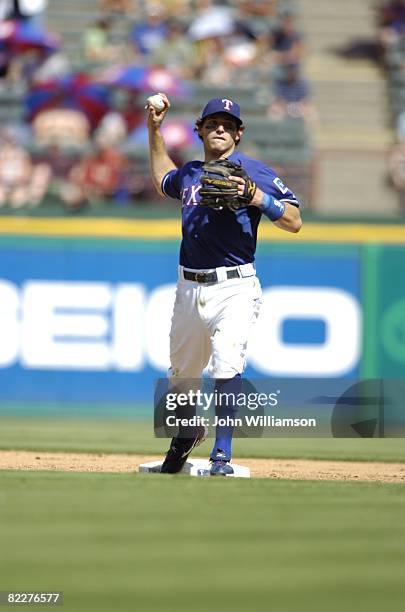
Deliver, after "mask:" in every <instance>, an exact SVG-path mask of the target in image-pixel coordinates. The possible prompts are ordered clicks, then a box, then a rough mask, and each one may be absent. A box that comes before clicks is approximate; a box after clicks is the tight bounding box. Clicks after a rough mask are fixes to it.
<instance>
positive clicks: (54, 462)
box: [0, 451, 405, 483]
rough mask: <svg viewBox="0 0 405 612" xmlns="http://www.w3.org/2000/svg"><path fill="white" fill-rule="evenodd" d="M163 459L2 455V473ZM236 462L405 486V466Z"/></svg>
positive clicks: (257, 469)
mask: <svg viewBox="0 0 405 612" xmlns="http://www.w3.org/2000/svg"><path fill="white" fill-rule="evenodd" d="M160 458H161V457H158V456H150V455H147V456H146V455H110V454H86V453H45V452H33V451H0V470H35V471H37V470H53V471H60V472H122V473H133V472H137V471H138V466H139V464H140V463H145V462H147V461H154V460H157V459H160ZM235 462H236V463H240V464H241V465H246V466H248V467H249V468H250V470H251V475H252V477H256V478H274V479H288V480H353V481H366V482H394V483H405V463H381V462H375V463H374V462H363V461H323V460H319V461H314V460H307V459H235Z"/></svg>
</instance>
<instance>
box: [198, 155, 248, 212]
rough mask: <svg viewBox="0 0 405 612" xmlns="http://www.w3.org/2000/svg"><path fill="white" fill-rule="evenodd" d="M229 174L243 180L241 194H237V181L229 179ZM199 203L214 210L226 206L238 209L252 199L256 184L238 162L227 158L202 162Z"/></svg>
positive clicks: (230, 208)
mask: <svg viewBox="0 0 405 612" xmlns="http://www.w3.org/2000/svg"><path fill="white" fill-rule="evenodd" d="M230 176H240V177H241V178H243V179H244V181H245V189H244V192H243V194H242V195H238V183H236V181H232V180H230V179H229V177H230ZM200 182H201V185H202V187H201V189H200V197H201V201H200V204H202V205H203V206H209V207H210V208H213V209H215V210H222V209H223V208H228V209H229V210H233V211H235V210H238V208H241V207H242V206H248V204H250V202H251V201H252V199H253V197H254V195H255V193H256V189H257V185H256V183H255V182H254V181H252V179H251V178H250V177H249V176H248V175H247V173H246V172H245V170H244V169H243V168H242V166H240V165H239V164H235V163H233V162H231V161H229V160H227V159H218V160H215V161H210V162H206V163H205V164H203V174H202V175H201V179H200Z"/></svg>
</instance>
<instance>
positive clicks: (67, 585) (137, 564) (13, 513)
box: [0, 472, 405, 612]
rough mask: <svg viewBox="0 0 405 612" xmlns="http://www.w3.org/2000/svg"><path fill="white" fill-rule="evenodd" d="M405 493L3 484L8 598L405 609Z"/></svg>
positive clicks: (73, 604)
mask: <svg viewBox="0 0 405 612" xmlns="http://www.w3.org/2000/svg"><path fill="white" fill-rule="evenodd" d="M404 503H405V488H404V487H402V486H400V485H381V484H378V485H377V484H366V483H327V482H305V483H304V482H291V481H289V482H288V481H284V482H283V481H273V480H243V479H241V480H232V479H226V480H224V479H204V478H202V479H197V478H188V477H182V476H175V477H171V476H163V475H153V476H150V475H149V476H147V475H124V474H121V475H119V474H115V475H112V474H60V473H52V472H42V473H36V472H29V473H27V472H25V473H24V472H0V541H1V554H0V559H1V571H0V590H8V589H16V590H18V589H20V590H26V589H28V590H41V589H42V590H63V591H64V598H65V599H64V601H65V603H64V607H63V609H64V610H65V611H66V612H67V611H69V612H70V611H72V612H89V611H93V610H94V611H96V610H97V611H101V612H104V611H108V612H111V611H114V612H115V611H125V612H127V611H129V610H139V611H142V612H158V611H159V612H160V611H162V612H183V611H186V610H187V612H189V611H190V610H192V611H193V612H206V611H207V610H220V611H221V612H247V611H250V610H252V611H254V612H259V611H262V610H263V611H265V610H266V611H267V610H277V611H280V612H290V611H291V612H293V611H294V612H295V611H297V612H298V611H300V612H306V611H308V612H309V611H311V612H318V611H319V612H325V610H327V611H328V612H335V611H336V612H341V611H342V610H345V611H346V612H351V611H353V612H358V610H367V612H380V611H381V610H384V611H385V612H388V611H391V610H392V611H393V612H394V610H395V611H397V610H400V609H402V606H403V598H404V596H405V587H404V582H403V567H404V561H405V553H404V551H405V523H404V521H403V512H404Z"/></svg>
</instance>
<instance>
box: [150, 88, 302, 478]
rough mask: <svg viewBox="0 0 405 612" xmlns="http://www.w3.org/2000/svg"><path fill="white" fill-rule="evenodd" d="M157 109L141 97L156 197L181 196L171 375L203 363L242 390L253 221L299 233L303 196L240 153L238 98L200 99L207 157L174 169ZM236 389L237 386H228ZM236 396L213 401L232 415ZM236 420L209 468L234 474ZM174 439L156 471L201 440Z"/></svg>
mask: <svg viewBox="0 0 405 612" xmlns="http://www.w3.org/2000/svg"><path fill="white" fill-rule="evenodd" d="M160 95H161V97H162V98H163V100H164V104H165V105H164V108H163V110H160V111H157V110H156V109H155V108H154V106H152V105H151V104H147V106H146V108H147V111H148V130H149V149H150V166H151V176H152V180H153V184H154V186H155V188H156V190H157V192H158V193H159V194H160V195H161V196H168V197H171V198H176V199H178V200H180V201H181V205H182V242H181V247H180V262H179V264H180V265H179V268H178V282H177V291H176V299H175V304H174V312H173V318H172V326H171V332H170V369H169V378H170V379H172V380H173V381H176V379H177V380H180V379H199V378H201V376H202V372H203V370H204V368H205V367H206V366H207V365H208V372H209V375H210V377H211V378H213V379H215V381H216V389H217V390H218V391H219V392H220V393H228V394H230V396H232V393H233V394H236V393H238V391H239V390H240V385H241V375H242V372H243V370H244V367H245V358H246V348H247V342H248V337H249V334H250V330H251V327H252V324H253V323H254V321H255V319H256V318H257V316H258V312H259V307H260V302H261V287H260V283H259V281H258V279H257V277H256V271H255V263H254V262H255V250H256V238H257V228H258V225H259V222H260V219H261V217H262V215H265V216H266V217H268V218H269V219H270V221H272V222H273V223H274V224H275V225H276V226H277V227H278V228H280V229H282V230H285V231H288V232H294V233H295V232H298V231H299V230H300V228H301V224H302V222H301V216H300V210H299V202H298V200H297V198H296V197H295V195H294V194H293V192H292V191H290V189H288V187H286V186H285V185H284V183H283V182H282V180H281V179H280V178H279V177H278V176H277V175H276V173H275V172H274V170H272V169H271V168H269V167H267V166H266V165H265V164H263V163H262V162H260V161H257V160H255V159H252V158H251V157H248V156H246V155H244V154H243V153H241V152H239V151H238V149H237V147H238V145H239V142H240V140H241V137H242V134H243V131H244V125H243V122H242V118H241V113H240V107H239V105H238V104H237V103H236V102H235V101H233V100H229V99H227V98H214V99H212V100H210V101H209V102H208V103H207V104H206V106H205V107H204V109H203V111H202V114H201V117H200V118H198V119H197V121H196V124H195V129H196V131H197V133H198V136H199V138H200V140H201V141H202V143H203V147H204V162H202V161H191V162H188V163H186V164H185V165H184V166H182V167H181V168H177V167H176V165H175V164H174V163H173V161H172V160H171V159H170V157H169V155H168V153H167V150H166V147H165V143H164V140H163V137H162V134H161V132H160V128H161V125H162V121H163V120H164V118H165V116H166V114H167V112H168V110H169V108H170V102H169V100H168V98H167V96H166V95H165V94H160ZM234 397H235V395H234ZM235 412H236V407H235V406H233V405H227V406H219V407H216V414H217V415H219V416H221V417H226V416H231V417H232V416H233V415H234V414H235ZM232 434H233V427H232V426H231V425H229V426H219V425H217V428H216V438H215V442H214V446H213V449H212V452H211V454H210V461H211V467H210V473H211V475H213V476H217V475H221V476H227V475H231V474H233V468H232V465H231V463H230V461H231V456H232ZM205 435H206V432H205V429H204V428H203V427H201V428H197V429H196V430H195V433H194V435H193V436H192V437H181V436H180V435H179V436H177V437H175V438H173V439H172V441H171V444H170V448H169V451H168V452H167V455H166V458H165V460H164V462H163V465H162V468H161V471H162V472H165V473H177V472H179V471H180V470H181V468H182V467H183V465H184V463H185V462H186V460H187V457H188V456H189V454H190V453H191V451H192V450H193V449H194V448H195V447H196V446H198V445H199V444H200V443H201V442H202V441H204V439H205Z"/></svg>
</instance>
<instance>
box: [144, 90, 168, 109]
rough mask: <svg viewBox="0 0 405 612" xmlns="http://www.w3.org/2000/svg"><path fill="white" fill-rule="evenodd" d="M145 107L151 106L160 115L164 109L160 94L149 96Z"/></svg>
mask: <svg viewBox="0 0 405 612" xmlns="http://www.w3.org/2000/svg"><path fill="white" fill-rule="evenodd" d="M146 105H147V106H153V108H154V109H155V111H157V112H158V113H160V112H161V111H162V110H163V109H164V107H165V101H164V100H163V98H162V96H161V95H160V94H155V95H154V96H149V98H147V100H146Z"/></svg>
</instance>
